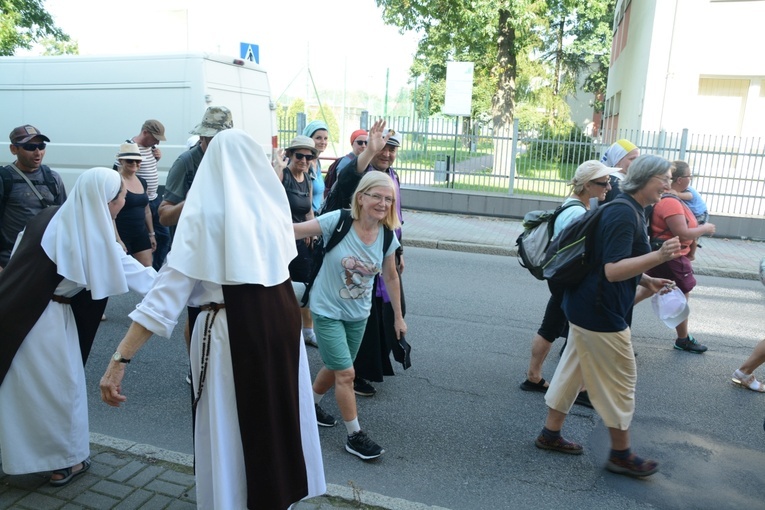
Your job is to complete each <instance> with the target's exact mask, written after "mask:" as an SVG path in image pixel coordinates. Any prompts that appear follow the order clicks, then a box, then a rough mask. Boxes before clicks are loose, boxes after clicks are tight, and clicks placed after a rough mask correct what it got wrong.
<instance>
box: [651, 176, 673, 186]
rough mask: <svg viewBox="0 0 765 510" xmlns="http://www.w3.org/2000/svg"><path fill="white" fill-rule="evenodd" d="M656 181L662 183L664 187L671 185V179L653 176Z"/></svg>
mask: <svg viewBox="0 0 765 510" xmlns="http://www.w3.org/2000/svg"><path fill="white" fill-rule="evenodd" d="M654 177H655V178H656V179H659V180H660V181H661V182H663V183H664V184H665V185H666V186H669V185H670V184H672V178H671V177H659V176H658V175H654Z"/></svg>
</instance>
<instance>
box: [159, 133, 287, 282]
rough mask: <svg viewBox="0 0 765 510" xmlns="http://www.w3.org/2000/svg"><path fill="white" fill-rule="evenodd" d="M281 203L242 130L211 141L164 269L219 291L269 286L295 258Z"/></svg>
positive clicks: (271, 175)
mask: <svg viewBox="0 0 765 510" xmlns="http://www.w3.org/2000/svg"><path fill="white" fill-rule="evenodd" d="M295 255H297V250H296V248H295V235H294V233H293V230H292V220H291V216H290V208H289V203H288V201H287V195H286V193H285V192H284V188H283V186H282V184H281V182H279V179H278V178H277V176H276V173H275V172H274V170H273V168H271V163H270V162H269V161H268V158H267V157H266V154H265V152H263V148H262V147H261V146H260V145H259V144H258V143H257V142H256V141H255V140H254V139H253V138H252V137H251V136H250V135H248V134H247V133H246V132H245V131H242V130H241V129H227V130H225V131H222V132H220V133H218V134H217V135H215V138H213V140H212V142H211V143H210V145H209V146H208V147H207V151H206V152H205V155H204V157H203V158H202V162H201V164H200V165H199V169H198V170H197V174H196V176H195V177H194V183H193V185H192V186H191V189H190V190H189V193H188V195H187V197H186V202H185V204H184V206H183V212H182V213H181V217H180V219H179V221H178V228H177V230H176V232H175V238H174V239H173V246H172V249H171V252H170V254H169V255H168V262H167V263H168V265H169V266H170V267H172V268H174V269H176V270H177V271H179V272H181V273H183V274H185V275H186V276H188V277H190V278H193V279H196V280H203V281H208V282H213V283H218V284H220V285H237V284H243V283H256V284H260V285H264V286H267V287H271V286H274V285H277V284H279V283H282V282H284V281H285V280H286V279H287V278H289V271H288V269H287V267H288V265H289V262H290V261H291V260H292V259H293V258H295Z"/></svg>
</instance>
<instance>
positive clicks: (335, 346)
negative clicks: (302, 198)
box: [294, 172, 406, 460]
mask: <svg viewBox="0 0 765 510" xmlns="http://www.w3.org/2000/svg"><path fill="white" fill-rule="evenodd" d="M395 202H396V191H395V188H394V185H393V181H392V180H391V178H390V177H388V176H387V175H386V174H384V173H382V172H369V173H367V174H366V175H364V177H362V179H361V181H360V182H359V185H358V187H357V188H356V191H355V193H354V194H353V198H352V200H351V212H350V215H349V217H345V214H346V212H344V210H336V211H332V212H329V213H326V214H323V215H321V216H319V217H318V218H316V219H313V220H310V221H307V222H305V223H297V224H295V225H294V229H295V238H296V239H302V238H305V237H309V236H315V235H322V236H323V240H324V243H325V244H327V243H328V242H329V240H330V238H331V237H332V235H333V232H336V231H337V232H340V231H344V232H347V233H346V234H345V236H344V237H343V238H342V240H341V241H340V242H339V243H337V245H336V246H334V247H333V248H332V249H330V250H329V251H327V253H326V254H325V256H324V261H323V263H322V265H321V269H320V270H319V273H318V275H317V276H316V279H315V281H314V283H313V287H312V289H311V291H310V295H309V304H310V306H311V315H313V320H314V325H315V327H316V330H317V333H318V334H317V339H318V342H319V354H320V355H321V359H322V361H323V362H324V367H322V368H321V370H319V373H318V374H317V375H316V378H315V379H314V383H313V392H314V401H315V404H316V420H317V422H318V424H319V425H320V426H324V427H331V426H333V425H335V424H336V423H337V422H336V421H335V418H334V417H332V416H331V415H330V414H329V413H327V412H326V411H325V410H324V409H323V408H322V407H321V406H320V405H319V403H320V402H321V399H322V398H323V397H324V395H325V394H326V392H327V391H329V389H330V388H332V387H333V386H334V387H335V398H336V399H337V405H338V407H339V408H340V413H341V415H342V417H343V421H344V422H345V427H346V431H347V433H348V437H347V440H346V443H345V449H346V451H348V452H349V453H351V454H353V455H356V456H357V457H359V458H361V459H363V460H371V459H375V458H377V457H379V456H380V455H382V454H383V453H384V452H385V450H383V449H382V448H381V447H380V446H379V445H378V444H377V443H375V442H374V441H372V439H370V438H369V436H368V435H367V434H366V432H365V431H364V430H362V429H361V426H360V425H359V419H358V414H357V409H356V395H355V393H354V391H353V379H354V375H355V372H354V369H353V360H354V359H355V358H356V354H357V353H358V350H359V346H360V345H361V339H362V337H363V335H364V330H365V327H366V323H367V318H368V317H369V311H370V308H371V306H372V289H373V282H374V278H375V276H376V275H378V274H380V273H382V276H383V279H384V281H385V285H386V287H387V288H388V291H389V293H390V295H391V304H392V306H393V310H394V315H395V329H396V336H397V337H400V335H401V334H405V333H406V323H405V322H404V317H403V314H402V313H401V300H400V298H399V296H400V294H399V280H398V272H397V271H396V261H395V253H396V248H398V246H399V243H398V239H396V237H395V236H394V235H393V232H392V230H394V229H396V228H398V226H399V220H398V215H397V213H396V208H395ZM347 221H350V222H351V225H350V228H349V229H345V230H343V226H344V225H346V224H345V223H344V222H347ZM346 226H347V225H346ZM386 244H387V246H386Z"/></svg>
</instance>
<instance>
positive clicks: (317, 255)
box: [300, 209, 393, 307]
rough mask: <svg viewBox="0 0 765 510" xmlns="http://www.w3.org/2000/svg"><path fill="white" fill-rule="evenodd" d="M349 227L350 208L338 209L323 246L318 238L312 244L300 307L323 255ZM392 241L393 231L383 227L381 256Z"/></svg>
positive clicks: (351, 222)
mask: <svg viewBox="0 0 765 510" xmlns="http://www.w3.org/2000/svg"><path fill="white" fill-rule="evenodd" d="M351 227H353V218H351V210H350V209H341V210H340V218H339V219H338V220H337V224H336V225H335V228H334V229H333V230H332V235H331V236H330V237H329V241H327V245H326V246H324V242H323V241H322V240H321V239H319V241H318V242H317V243H316V244H315V245H314V249H313V261H312V264H311V274H310V276H309V277H308V281H307V282H306V284H305V292H304V293H303V299H302V300H301V302H300V306H301V307H305V306H308V295H309V294H310V292H311V288H312V287H313V282H314V280H316V276H317V275H318V274H319V270H320V269H321V266H322V264H323V263H324V255H326V254H327V252H328V251H329V250H331V249H332V248H334V247H335V246H337V245H338V243H340V241H342V240H343V238H344V237H345V236H346V235H347V234H348V232H350V231H351ZM392 242H393V231H392V230H390V229H389V228H388V227H383V249H382V252H383V257H385V252H387V251H388V248H390V243H392Z"/></svg>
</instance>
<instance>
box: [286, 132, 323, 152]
mask: <svg viewBox="0 0 765 510" xmlns="http://www.w3.org/2000/svg"><path fill="white" fill-rule="evenodd" d="M297 149H308V150H309V151H311V153H312V154H313V155H314V156H318V155H319V151H317V150H316V144H315V143H314V141H313V138H309V137H307V136H304V135H297V136H296V137H295V138H293V139H292V141H291V142H290V145H289V147H287V149H286V150H288V151H290V152H292V151H295V150H297Z"/></svg>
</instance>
